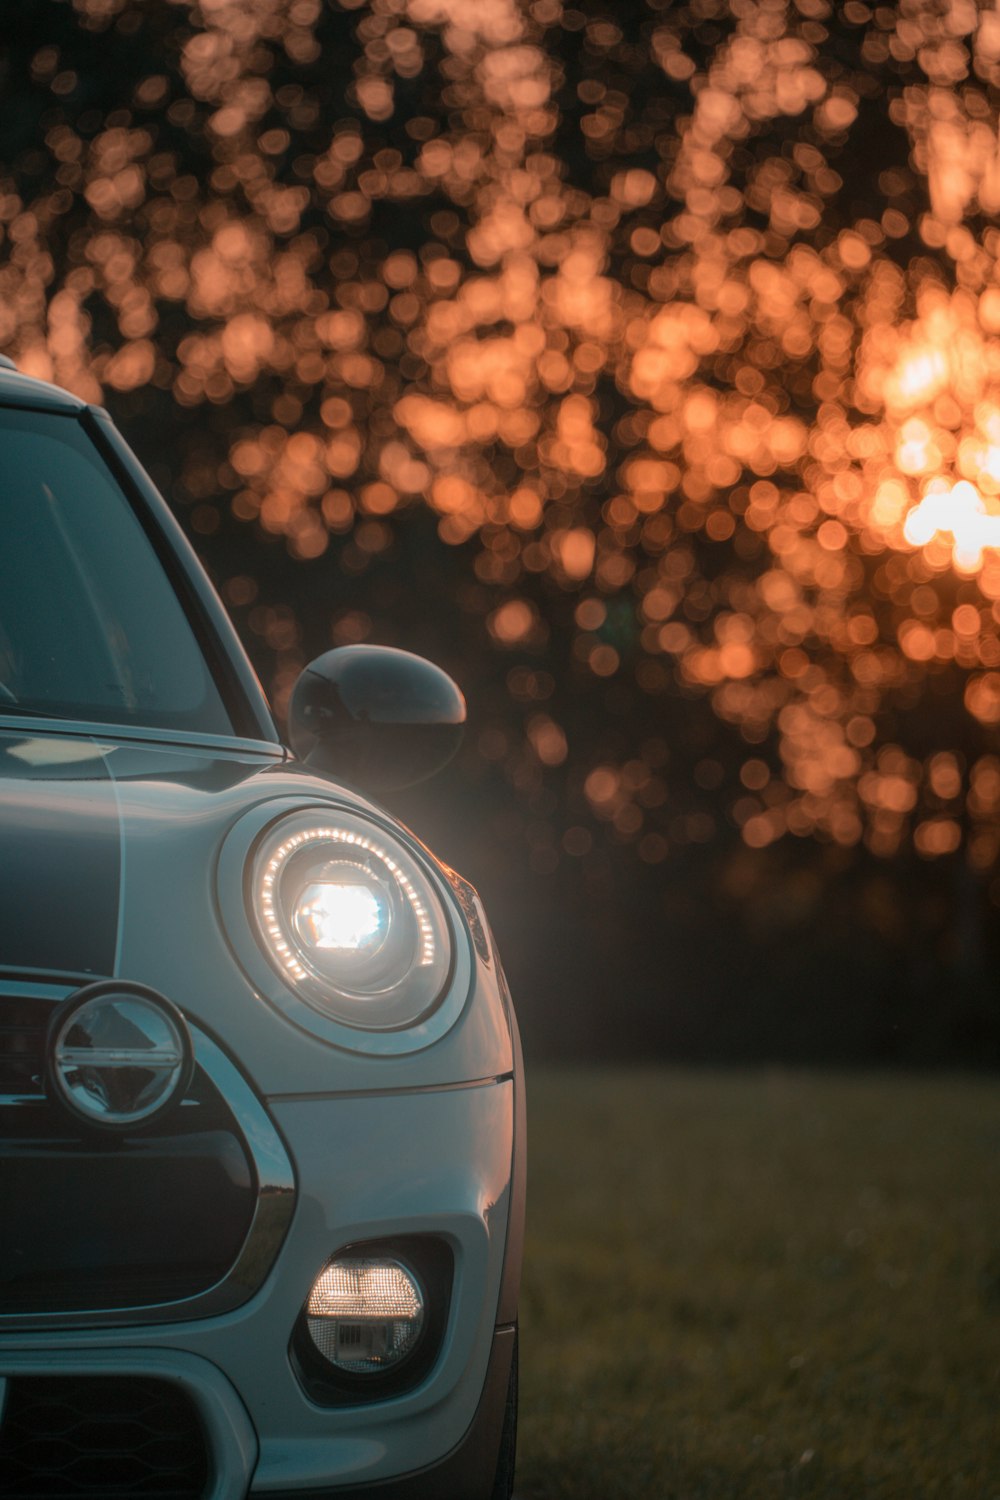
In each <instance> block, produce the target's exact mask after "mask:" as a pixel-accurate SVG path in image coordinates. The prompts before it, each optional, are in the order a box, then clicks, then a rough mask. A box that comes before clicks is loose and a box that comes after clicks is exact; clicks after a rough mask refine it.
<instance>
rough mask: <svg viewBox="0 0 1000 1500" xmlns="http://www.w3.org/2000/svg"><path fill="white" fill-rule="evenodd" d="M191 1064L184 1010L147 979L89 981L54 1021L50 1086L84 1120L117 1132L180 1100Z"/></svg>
mask: <svg viewBox="0 0 1000 1500" xmlns="http://www.w3.org/2000/svg"><path fill="white" fill-rule="evenodd" d="M193 1071H194V1048H193V1046H192V1042H191V1034H190V1032H189V1031H188V1027H187V1023H186V1021H185V1020H184V1017H183V1016H182V1015H181V1013H180V1011H179V1010H178V1009H177V1007H176V1005H173V1004H171V1002H170V1001H169V1000H167V999H165V998H164V996H163V995H160V994H158V993H157V991H156V990H153V989H149V988H148V987H147V986H146V985H141V984H131V983H128V982H121V981H119V980H116V979H109V980H101V981H99V982H97V983H96V984H88V985H85V986H84V988H83V989H80V990H77V991H76V992H75V993H74V994H72V995H70V996H69V997H68V999H66V1000H64V1001H63V1003H62V1004H61V1005H59V1006H57V1008H56V1009H55V1011H54V1012H53V1014H52V1017H51V1019H50V1021H49V1027H48V1035H47V1041H46V1049H45V1086H46V1093H47V1094H48V1096H49V1098H50V1099H53V1100H54V1101H55V1102H56V1103H57V1104H59V1105H60V1106H61V1108H62V1109H63V1110H65V1111H66V1113H67V1114H69V1115H70V1116H71V1117H72V1119H73V1120H74V1121H75V1122H76V1123H77V1124H78V1125H80V1124H83V1125H86V1126H87V1127H89V1128H91V1129H94V1130H100V1131H109V1132H113V1133H116V1134H122V1133H133V1132H135V1131H139V1130H145V1129H148V1128H149V1127H150V1126H151V1125H153V1124H158V1123H159V1122H160V1120H161V1119H162V1118H163V1116H164V1115H166V1114H167V1113H168V1112H169V1111H170V1110H171V1109H173V1108H174V1107H175V1106H176V1105H177V1104H179V1103H180V1101H181V1100H182V1099H183V1097H184V1094H185V1092H186V1091H187V1087H188V1085H189V1083H190V1082H191V1076H192V1073H193Z"/></svg>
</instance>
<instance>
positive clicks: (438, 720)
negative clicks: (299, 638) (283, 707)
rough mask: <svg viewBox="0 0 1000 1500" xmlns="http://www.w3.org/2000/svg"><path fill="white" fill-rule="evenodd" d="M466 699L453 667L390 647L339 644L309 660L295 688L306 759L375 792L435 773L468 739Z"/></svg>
mask: <svg viewBox="0 0 1000 1500" xmlns="http://www.w3.org/2000/svg"><path fill="white" fill-rule="evenodd" d="M464 724H465V699H464V698H463V697H462V694H461V692H460V691H459V689H458V688H457V687H456V685H455V683H454V682H452V680H451V678H450V677H449V676H448V675H447V673H446V672H442V671H441V668H440V667H435V666H434V665H433V664H432V663H431V662H429V661H425V660H424V658H423V657H422V656H413V655H412V654H411V653H410V652H409V651H396V650H394V649H393V648H392V647H390V646H339V647H338V648H337V649H336V650H334V651H327V652H325V653H324V654H323V655H322V656H317V658H316V660H315V661H313V662H310V663H309V665H308V667H306V669H305V671H304V672H303V673H302V675H301V677H300V678H299V680H298V682H297V683H296V684H295V687H294V690H293V692H292V699H291V703H290V705H289V710H288V732H289V736H290V738H291V742H292V749H293V750H294V751H295V754H296V755H297V756H298V758H299V760H301V761H304V762H305V764H306V765H307V766H312V767H314V768H315V769H316V770H318V771H328V772H330V773H331V774H332V775H334V776H336V777H337V778H338V779H339V780H341V781H347V782H350V783H352V784H353V785H355V786H359V787H364V788H365V789H366V790H371V791H394V790H396V789H397V788H399V787H404V786H412V785H413V783H414V782H416V781H423V780H424V779H425V778H426V777H428V776H433V774H434V772H435V771H439V770H440V769H441V767H442V766H444V765H446V764H447V762H448V761H449V760H451V757H452V756H453V755H454V753H455V751H456V750H457V749H458V747H459V744H460V743H461V739H462V728H463V726H464Z"/></svg>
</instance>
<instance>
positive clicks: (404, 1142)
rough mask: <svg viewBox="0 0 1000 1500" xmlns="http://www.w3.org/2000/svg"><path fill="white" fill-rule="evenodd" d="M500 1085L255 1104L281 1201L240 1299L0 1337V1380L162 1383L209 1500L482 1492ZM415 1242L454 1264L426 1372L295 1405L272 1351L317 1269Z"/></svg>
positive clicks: (502, 1193) (508, 1180)
mask: <svg viewBox="0 0 1000 1500" xmlns="http://www.w3.org/2000/svg"><path fill="white" fill-rule="evenodd" d="M514 1092H515V1081H514V1079H513V1078H512V1077H507V1078H504V1079H499V1080H489V1081H486V1082H482V1083H478V1084H471V1085H466V1086H453V1087H449V1088H444V1089H434V1088H429V1089H419V1088H418V1089H413V1090H410V1091H406V1092H400V1093H391V1094H384V1093H380V1094H377V1095H372V1094H363V1095H357V1096H350V1095H340V1096H326V1097H313V1098H290V1097H281V1098H274V1099H271V1100H270V1101H268V1110H269V1113H270V1116H271V1118H272V1119H273V1120H274V1122H275V1123H276V1125H277V1127H278V1129H279V1131H280V1132H281V1134H282V1136H283V1138H284V1141H285V1144H286V1147H287V1149H288V1153H289V1156H290V1157H291V1159H292V1162H293V1163H294V1167H295V1173H296V1186H297V1192H296V1203H295V1211H294V1214H293V1217H292V1221H291V1225H290V1227H289V1230H288V1233H287V1237H286V1239H285V1242H284V1244H283V1246H282V1249H281V1251H280V1254H279V1256H278V1258H277V1261H276V1263H275V1265H274V1266H273V1268H272V1270H271V1271H270V1274H269V1275H268V1276H267V1277H266V1279H265V1280H264V1282H263V1284H262V1285H261V1286H260V1287H259V1289H258V1290H257V1291H256V1293H255V1294H254V1295H253V1296H252V1297H251V1298H250V1300H248V1301H246V1302H245V1303H243V1305H241V1306H239V1307H237V1308H235V1309H232V1310H231V1311H228V1312H225V1313H222V1314H220V1315H218V1316H210V1317H203V1318H199V1319H190V1318H189V1319H187V1320H185V1321H157V1322H151V1321H150V1320H149V1319H148V1318H145V1319H144V1317H143V1314H142V1312H141V1310H138V1309H137V1310H136V1311H135V1312H134V1313H132V1314H128V1313H123V1314H120V1315H118V1316H116V1318H115V1319H114V1322H113V1325H112V1326H109V1325H108V1324H107V1323H104V1324H102V1325H101V1326H91V1327H87V1326H76V1327H71V1326H65V1327H47V1328H46V1329H45V1330H44V1332H42V1331H31V1330H29V1329H27V1328H25V1327H23V1326H21V1327H18V1328H17V1330H16V1331H14V1330H10V1331H7V1332H3V1331H0V1377H5V1376H6V1377H8V1378H10V1379H14V1380H16V1379H17V1378H18V1377H19V1376H25V1375H29V1374H36V1375H38V1374H74V1373H75V1374H78V1375H79V1376H80V1377H81V1378H82V1377H84V1376H86V1375H88V1374H96V1373H105V1374H107V1373H109V1372H113V1373H119V1374H122V1373H140V1374H141V1373H145V1374H147V1375H155V1376H157V1377H158V1378H161V1379H164V1380H167V1381H171V1382H173V1383H175V1384H177V1385H178V1386H180V1387H182V1388H183V1389H184V1390H185V1391H186V1392H187V1393H188V1395H189V1396H190V1398H191V1400H192V1401H193V1402H194V1404H195V1406H196V1408H197V1410H198V1413H199V1415H200V1418H201V1422H202V1425H203V1428H204V1432H205V1436H206V1441H207V1444H208V1448H209V1463H210V1474H211V1483H210V1488H209V1489H208V1491H207V1492H206V1493H207V1496H208V1497H210V1500H235V1497H236V1496H243V1495H245V1494H246V1492H247V1488H248V1486H249V1489H250V1493H251V1494H252V1495H258V1496H261V1497H263V1496H273V1497H276V1500H279V1497H281V1500H284V1497H288V1496H291V1495H300V1494H309V1493H310V1492H311V1493H312V1494H313V1495H314V1496H316V1497H317V1500H319V1497H320V1496H322V1495H325V1494H331V1495H332V1494H340V1495H342V1496H345V1497H347V1496H349V1495H350V1494H351V1492H352V1491H353V1490H355V1489H356V1488H357V1487H358V1486H365V1487H368V1486H374V1487H375V1488H372V1489H367V1488H366V1489H365V1490H364V1491H363V1492H364V1493H370V1494H373V1495H377V1494H378V1493H379V1490H380V1489H381V1488H382V1487H383V1486H384V1485H386V1484H387V1483H388V1482H389V1481H393V1482H394V1493H395V1485H396V1484H398V1481H399V1479H400V1476H404V1475H409V1476H411V1478H410V1479H408V1480H407V1484H408V1485H411V1486H412V1485H413V1484H416V1485H417V1486H418V1488H417V1489H415V1490H411V1489H402V1490H401V1491H400V1493H401V1494H411V1493H412V1495H413V1497H414V1500H416V1496H417V1495H419V1494H421V1493H427V1494H430V1493H433V1494H434V1495H435V1496H436V1497H437V1500H446V1497H447V1496H448V1495H449V1493H452V1490H451V1488H450V1486H451V1485H452V1483H453V1482H454V1483H455V1484H457V1485H460V1486H461V1487H460V1488H457V1489H455V1490H454V1491H453V1492H454V1493H455V1494H456V1496H457V1495H462V1496H467V1495H474V1494H475V1490H474V1489H470V1488H469V1483H470V1482H471V1481H470V1477H469V1476H470V1472H476V1473H480V1474H481V1476H482V1478H483V1483H484V1485H486V1489H485V1493H486V1494H488V1480H489V1478H490V1477H491V1476H492V1464H493V1460H494V1459H495V1454H496V1443H497V1441H498V1438H499V1425H498V1424H499V1420H500V1419H501V1418H502V1406H503V1400H502V1395H503V1392H505V1390H506V1371H507V1369H509V1361H510V1354H509V1350H510V1344H511V1340H512V1337H513V1335H512V1331H511V1330H510V1328H509V1327H507V1326H505V1310H506V1308H507V1307H508V1306H509V1302H510V1296H509V1288H508V1287H506V1286H504V1296H503V1297H501V1288H502V1285H503V1283H504V1279H505V1278H504V1267H505V1262H506V1263H507V1264H508V1271H509V1267H510V1264H511V1263H513V1262H516V1259H517V1256H518V1254H519V1245H511V1247H510V1254H509V1255H508V1243H507V1240H508V1227H509V1225H510V1223H511V1219H512V1218H513V1220H514V1221H515V1224H516V1222H517V1221H518V1218H519V1215H518V1213H517V1212H516V1211H515V1212H514V1214H513V1215H512V1213H511V1208H512V1204H514V1205H515V1208H516V1204H517V1202H518V1201H519V1196H520V1187H519V1184H518V1183H516V1182H515V1181H514V1179H513V1168H512V1164H513V1137H514V1114H515V1098H514ZM423 1234H429V1235H434V1236H437V1237H439V1238H441V1239H444V1240H445V1241H446V1242H447V1243H448V1245H449V1247H450V1249H451V1251H452V1255H453V1258H454V1282H453V1286H452V1295H451V1302H450V1309H449V1315H448V1322H447V1326H446V1329H445V1332H444V1336H443V1340H442V1344H441V1348H440V1352H439V1355H438V1357H437V1359H436V1361H435V1363H434V1365H433V1367H432V1368H431V1370H430V1371H429V1372H428V1373H427V1375H426V1376H425V1377H424V1378H423V1379H422V1380H421V1382H420V1383H419V1384H418V1385H417V1386H416V1387H415V1388H414V1389H412V1390H406V1391H402V1392H400V1393H399V1394H397V1395H394V1396H392V1397H391V1398H387V1399H385V1400H383V1401H373V1402H371V1403H368V1404H363V1405H347V1406H335V1407H327V1406H320V1405H318V1404H317V1403H315V1402H314V1401H312V1400H310V1399H309V1398H308V1397H307V1396H306V1394H305V1392H304V1390H303V1388H302V1385H301V1384H300V1382H299V1379H298V1377H297V1376H296V1374H295V1371H294V1369H293V1367H292V1363H291V1361H290V1359H289V1340H290V1337H291V1332H292V1329H293V1326H294V1324H295V1322H296V1319H297V1318H298V1316H299V1313H300V1310H301V1308H302V1305H303V1303H304V1301H305V1298H306V1296H307V1294H308V1291H309V1288H310V1286H311V1285H312V1282H313V1280H314V1278H315V1276H316V1275H317V1273H318V1272H319V1270H320V1269H321V1267H322V1266H323V1265H324V1264H325V1263H326V1261H327V1260H329V1258H330V1256H331V1255H332V1254H333V1253H334V1252H336V1251H337V1250H338V1249H339V1248H341V1247H342V1246H344V1245H346V1244H350V1243H354V1242H357V1241H360V1240H373V1239H382V1238H386V1237H390V1236H399V1235H423ZM507 1279H508V1280H509V1275H508V1278H507ZM160 1316H161V1317H162V1316H163V1314H162V1311H161V1313H160ZM498 1322H499V1323H500V1325H501V1326H500V1329H499V1331H498ZM498 1389H499V1390H501V1394H500V1396H499V1398H498V1397H497V1394H496V1393H497V1390H498ZM498 1412H499V1415H498V1414H497V1413H498ZM463 1454H464V1455H465V1456H464V1457H462V1455H463ZM480 1460H481V1461H480ZM442 1463H444V1464H445V1468H443V1469H442V1468H440V1467H439V1466H441V1465H442ZM449 1464H450V1465H451V1467H452V1469H453V1470H454V1474H453V1478H452V1479H449V1478H448V1468H447V1466H448V1465H449ZM456 1464H457V1465H458V1467H457V1468H456V1467H455V1465H456ZM470 1465H471V1470H470ZM435 1470H437V1478H435V1479H433V1480H432V1479H431V1478H430V1477H429V1476H430V1475H432V1474H433V1473H434V1471H435ZM422 1471H424V1478H421V1477H420V1475H421V1472H422ZM455 1476H457V1477H455ZM421 1484H424V1485H425V1488H424V1490H423V1491H422V1490H421V1489H420V1488H419V1486H420V1485H421ZM426 1484H431V1485H432V1489H431V1490H427V1489H426Z"/></svg>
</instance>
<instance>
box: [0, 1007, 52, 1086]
mask: <svg viewBox="0 0 1000 1500" xmlns="http://www.w3.org/2000/svg"><path fill="white" fill-rule="evenodd" d="M52 1006H53V1002H52V1001H51V1000H36V999H29V998H27V997H24V996H21V995H13V996H11V995H3V996H0V1094H35V1095H41V1094H42V1093H43V1088H42V1082H41V1078H42V1068H43V1066H44V1057H45V1032H46V1029H47V1027H48V1024H49V1017H50V1016H51V1014H52Z"/></svg>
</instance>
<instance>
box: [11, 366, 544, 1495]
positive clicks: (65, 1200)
mask: <svg viewBox="0 0 1000 1500" xmlns="http://www.w3.org/2000/svg"><path fill="white" fill-rule="evenodd" d="M0 444H2V455H3V457H2V463H0V1205H2V1211H0V1493H2V1494H3V1495H4V1497H5V1500H22V1497H23V1500H28V1497H38V1496H43V1495H44V1496H47V1497H53V1500H54V1497H63V1496H67V1497H68V1496H71V1495H72V1496H73V1497H80V1496H92V1497H100V1500H126V1497H127V1500H138V1497H140V1496H141V1497H143V1500H148V1497H155V1496H162V1497H168V1496H169V1497H170V1500H238V1497H239V1500H242V1497H244V1496H247V1495H249V1496H254V1497H259V1500H265V1497H266V1500H292V1497H311V1500H334V1497H338V1500H353V1497H358V1500H360V1497H361V1496H365V1497H368V1500H379V1497H382V1496H385V1497H394V1500H418V1497H433V1500H506V1497H507V1496H509V1494H510V1491H511V1486H512V1476H513V1462H514V1445H515V1427H516V1408H517V1300H518V1283H519V1276H520V1263H521V1250H522V1238H523V1223H524V1182H525V1134H524V1132H525V1113H524V1084H523V1069H522V1063H521V1051H520V1044H519V1041H518V1033H517V1023H516V1019H515V1016H514V1012H513V1009H512V1006H511V1001H510V994H509V991H508V988H507V984H506V981H505V979H504V974H503V970H502V968H501V965H500V960H499V957H498V955H497V951H496V947H495V944H494V941H493V937H492V935H491V932H490V928H489V925H488V923H487V919H486V916H485V913H484V911H483V908H482V905H481V903H480V900H479V897H478V896H477V894H476V892H475V890H474V889H473V887H472V886H471V885H470V884H469V883H468V882H467V881H466V880H465V879H463V878H462V877H461V876H460V875H458V874H457V873H455V872H454V871H453V870H451V869H449V868H448V867H447V866H446V865H445V864H443V863H442V862H441V861H440V860H439V859H437V858H435V856H434V855H433V854H432V853H431V852H430V851H429V850H428V849H427V848H425V847H424V845H423V844H421V843H420V842H419V841H418V839H417V838H415V837H414V836H413V834H411V833H410V832H409V831H408V830H407V829H406V828H404V827H403V826H401V825H400V824H399V823H398V822H397V821H396V820H395V819H394V818H392V817H391V816H390V815H389V814H388V813H387V812H386V810H385V809H384V807H383V806H381V805H380V803H379V801H378V800H377V799H378V797H379V796H380V795H382V794H384V793H385V792H386V791H387V790H390V789H392V788H394V787H398V786H400V785H403V784H405V783H407V782H412V781H416V780H418V779H419V778H420V777H422V776H425V775H428V774H430V773H431V772H432V771H434V770H435V769H437V768H438V767H439V766H440V765H441V764H442V763H443V762H444V761H445V760H446V759H447V758H448V756H449V755H450V754H451V753H452V751H453V750H454V748H455V746H456V744H457V742H458V739H459V737H460V735H461V732H462V723H463V720H464V717H465V705H464V700H463V699H462V696H461V693H460V692H459V690H458V688H457V687H456V686H455V684H454V683H453V682H452V681H451V679H450V678H449V677H447V676H446V675H445V673H444V672H443V671H441V670H440V669H439V668H438V667H436V666H433V665H432V664H431V663H429V662H426V661H423V660H422V659H420V658H419V657H416V656H413V655H411V654H409V653H407V652H404V651H398V650H393V649H389V648H383V647H377V646H373V645H365V644H361V645H355V646H350V647H344V648H341V649H338V650H334V651H331V652H327V653H326V654H324V655H322V656H320V657H319V658H318V659H317V660H316V661H314V662H312V663H311V665H310V666H309V667H307V668H306V670H305V671H304V672H303V673H302V675H301V677H300V679H299V681H298V683H297V684H296V687H295V690H294V693H293V695H292V699H291V706H290V711H289V740H290V747H291V748H289V747H287V746H286V745H285V744H284V743H283V742H282V739H281V737H280V735H279V733H278V731H277V729H276V727H275V722H274V720H273V718H272V716H271V712H270V710H269V707H268V704H267V701H266V699H265V697H264V695H263V692H262V690H261V688H260V686H259V684H258V682H257V679H256V677H255V675H254V673H253V670H252V668H251V666H250V663H249V661H248V659H247V657H246V655H245V653H244V651H243V649H242V647H241V645H240V643H239V640H238V638H237V636H236V633H235V631H234V628H233V626H232V625H231V623H230V621H229V619H228V617H227V615H226V613H225V610H224V608H223V606H222V604H221V602H220V601H219V598H218V596H217V595H216V593H215V591H214V589H213V587H212V585H211V583H210V582H209V580H208V578H207V576H206V574H205V573H204V571H203V570H202V568H201V565H200V563H199V562H198V560H197V558H196V557H195V554H194V552H193V551H192V549H191V547H190V546H189V544H188V542H187V540H186V539H185V536H184V534H183V532H182V530H181V528H180V527H179V525H178V523H177V522H176V520H175V519H174V517H173V515H172V513H171V511H170V510H169V508H168V507H167V505H166V504H165V502H164V501H163V499H162V498H161V497H160V495H159V494H158V493H157V491H156V489H155V487H154V485H153V484H152V482H151V480H150V479H149V478H148V476H147V475H146V473H145V472H144V470H143V469H142V467H141V465H140V463H139V462H138V460H137V459H136V457H135V456H134V454H133V453H132V451H131V450H130V449H129V447H128V445H127V444H126V443H125V441H124V439H123V438H122V437H121V436H120V434H119V433H118V432H117V430H116V428H115V426H114V424H113V423H112V421H111V419H110V418H109V416H108V415H107V413H106V412H105V411H103V410H102V409H100V408H97V407H95V406H93V405H89V404H87V403H86V402H84V401H81V400H78V399H77V398H76V397H74V396H72V395H71V394H69V393H67V392H66V391H64V390H61V389H58V388H57V387H55V386H54V385H50V384H48V383H46V382H44V381H41V380H36V379H33V378H29V377H28V376H26V375H24V374H21V373H19V372H18V371H17V370H16V368H15V367H14V366H13V364H12V362H11V361H10V360H9V359H6V358H5V359H3V361H2V368H0Z"/></svg>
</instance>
